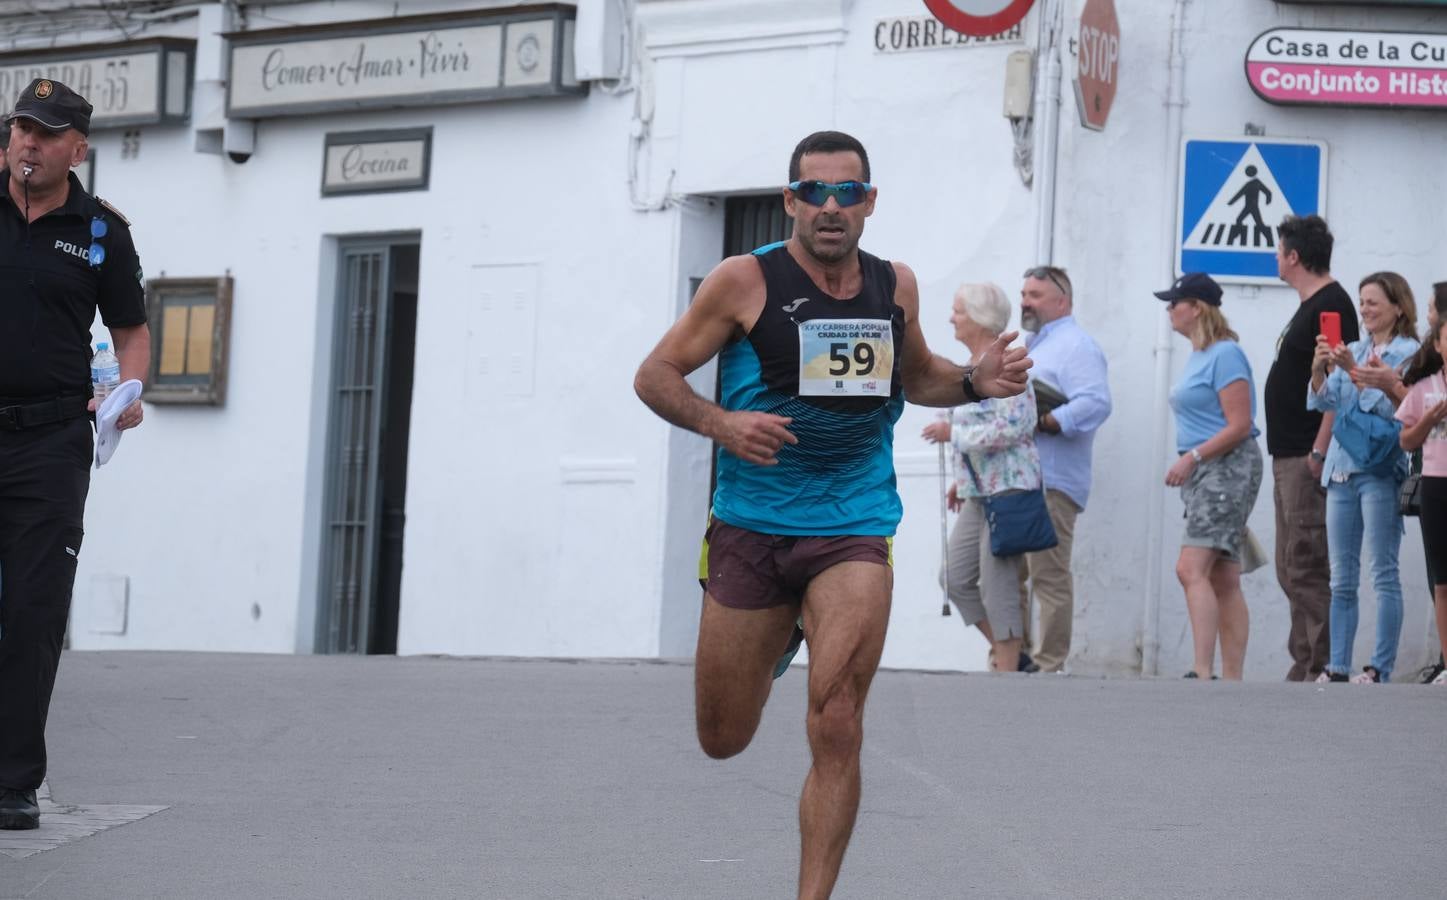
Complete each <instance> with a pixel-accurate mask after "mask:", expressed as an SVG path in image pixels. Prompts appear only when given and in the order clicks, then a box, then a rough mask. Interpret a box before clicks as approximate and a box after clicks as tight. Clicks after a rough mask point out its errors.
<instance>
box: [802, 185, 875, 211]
mask: <svg viewBox="0 0 1447 900" xmlns="http://www.w3.org/2000/svg"><path fill="white" fill-rule="evenodd" d="M873 188H874V186H873V185H871V184H869V183H868V182H864V181H841V182H839V183H838V184H830V183H829V182H827V181H791V182H789V190H791V191H793V192H794V196H795V197H798V198H799V199H800V200H803V201H804V202H805V203H807V204H809V205H810V206H823V205H824V204H826V203H828V202H829V198H830V197H833V198H834V199H835V201H836V202H838V204H839V205H840V206H855V205H857V204H860V203H863V202H864V200H865V198H867V197H868V196H869V192H870V191H871V190H873Z"/></svg>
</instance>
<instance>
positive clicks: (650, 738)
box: [0, 652, 1447, 900]
mask: <svg viewBox="0 0 1447 900" xmlns="http://www.w3.org/2000/svg"><path fill="white" fill-rule="evenodd" d="M692 674H693V672H692V669H691V668H690V667H689V666H687V665H685V664H677V663H654V662H630V661H623V662H568V661H545V660H489V659H436V658H418V657H412V658H401V659H397V658H383V657H372V658H359V657H322V656H245V655H219V654H202V653H134V652H132V653H69V654H67V656H66V658H65V660H64V661H63V663H62V666H61V676H60V681H59V684H58V687H57V691H56V698H55V702H54V704H53V707H52V712H51V726H50V744H51V767H50V779H49V785H50V788H51V792H52V794H53V797H54V801H55V803H56V804H59V807H57V809H58V810H59V812H57V813H56V814H54V815H53V816H52V817H51V818H50V819H47V822H51V821H52V820H53V822H54V824H53V825H51V826H49V829H50V830H49V831H48V832H47V829H45V828H43V829H42V830H41V832H23V833H22V832H10V833H0V898H16V897H25V898H66V900H83V898H105V900H119V898H131V897H136V898H248V900H251V898H271V897H277V898H290V897H306V898H319V897H326V898H330V897H338V898H342V897H345V898H370V897H377V898H397V897H467V898H506V900H514V898H669V900H675V898H776V897H777V898H790V897H793V891H794V881H795V868H796V866H797V860H798V846H797V833H796V808H797V807H796V804H797V797H798V791H799V787H800V785H801V783H802V781H803V778H804V774H805V771H806V770H807V766H808V758H807V748H806V746H805V743H804V739H803V711H804V694H803V689H804V685H805V673H804V672H803V671H801V670H800V669H798V668H796V669H794V670H792V671H790V672H789V673H788V674H786V675H785V677H784V678H783V679H782V680H780V681H779V682H778V683H777V687H776V690H775V693H774V697H773V698H772V700H771V702H770V705H769V708H768V710H767V711H766V714H765V717H764V722H763V725H762V727H761V729H760V731H759V734H758V736H757V737H756V739H755V741H754V744H753V746H752V747H750V748H749V749H748V750H747V751H746V752H745V753H744V754H743V755H742V756H740V757H738V758H736V759H733V760H729V761H726V762H714V761H711V760H709V759H707V758H706V757H704V756H703V754H702V753H701V752H700V751H699V750H698V749H697V747H696V745H695V743H694V738H693V731H692V715H693V714H692V682H691V679H692ZM865 741H866V743H865V751H864V779H865V780H864V801H863V806H862V809H861V812H860V816H859V824H858V828H857V830H856V833H855V836H854V841H853V844H852V845H851V848H850V851H849V855H848V857H847V858H846V860H845V864H844V871H843V874H842V876H841V879H840V883H839V887H838V889H837V891H836V892H835V896H836V897H837V898H859V900H879V898H913V897H920V898H954V897H989V898H1014V897H1021V898H1037V897H1038V898H1057V897H1058V898H1151V900H1158V898H1175V897H1182V898H1192V897H1203V898H1204V897H1211V898H1215V897H1270V898H1303V900H1321V898H1324V897H1331V898H1358V897H1360V898H1374V900H1375V898H1395V897H1412V898H1418V897H1420V898H1441V897H1443V896H1444V895H1447V853H1444V852H1442V848H1441V839H1442V829H1443V823H1444V821H1447V817H1444V812H1447V765H1444V764H1443V750H1444V748H1447V689H1443V688H1438V687H1429V686H1419V685H1407V684H1397V685H1383V686H1358V685H1330V686H1328V687H1327V688H1320V687H1317V686H1315V685H1288V684H1261V683H1246V684H1229V685H1228V684H1223V683H1219V682H1215V683H1212V682H1206V683H1201V682H1187V681H1181V680H1177V679H1159V680H1109V681H1106V680H1094V679H1084V678H1076V677H1064V676H1020V675H1010V676H993V675H983V674H971V675H960V674H953V675H951V674H926V673H917V672H884V673H881V674H880V676H879V678H878V680H877V681H876V683H875V688H874V691H873V693H872V694H871V697H870V703H869V713H868V718H867V722H866V738H865ZM155 807H164V808H163V809H160V810H156V809H155ZM127 810H129V811H131V812H125V811H127ZM66 811H69V812H70V813H71V814H72V817H71V818H69V819H67V818H66V817H65V816H64V815H62V813H64V812H66ZM87 811H90V813H91V814H93V815H96V816H100V817H101V819H102V820H104V821H106V822H109V823H110V824H109V825H104V826H103V830H98V831H96V832H95V833H93V834H92V833H89V832H88V831H86V829H85V827H82V826H83V824H84V822H86V821H90V820H87V819H85V818H84V816H85V815H86V814H87ZM147 813H148V814H147ZM107 815H109V816H110V818H109V819H106V816H107ZM141 816H144V817H143V818H142V817H141ZM131 819H134V820H131ZM97 821H100V820H97ZM123 821H124V824H122V822H123ZM67 823H68V824H67ZM65 828H69V829H70V830H69V831H68V832H66V831H65V830H64V829H65ZM92 830H94V829H92ZM42 832H44V833H48V834H49V835H50V837H49V840H50V842H51V843H50V844H45V842H44V841H41V842H40V844H35V845H32V846H42V845H44V846H53V847H54V849H42V850H24V849H14V847H17V846H19V845H18V844H16V845H12V849H11V850H10V851H9V852H8V853H7V852H5V847H6V844H5V843H4V839H5V838H10V839H16V840H18V839H19V838H21V837H25V838H31V839H36V838H38V836H40V835H41V833H42ZM86 834H88V835H89V836H85V835H86ZM25 854H29V855H25ZM17 856H18V857H19V858H12V857H17Z"/></svg>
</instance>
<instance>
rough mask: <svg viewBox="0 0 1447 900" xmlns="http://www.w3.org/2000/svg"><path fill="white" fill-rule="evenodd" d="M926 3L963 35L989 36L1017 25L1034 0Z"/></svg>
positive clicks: (937, 0) (940, 0)
mask: <svg viewBox="0 0 1447 900" xmlns="http://www.w3.org/2000/svg"><path fill="white" fill-rule="evenodd" d="M924 5H925V6H927V7H929V11H930V12H932V13H934V17H935V18H936V19H939V20H940V21H941V22H943V23H945V24H946V25H948V26H949V27H950V28H953V29H954V30H955V31H958V32H959V33H960V34H971V35H975V36H976V37H988V36H989V35H992V34H999V33H1000V32H1002V31H1008V30H1010V29H1011V28H1013V27H1014V26H1016V25H1018V24H1019V23H1020V20H1021V19H1024V18H1025V14H1026V13H1028V12H1029V11H1030V7H1032V6H1034V5H1035V0H924Z"/></svg>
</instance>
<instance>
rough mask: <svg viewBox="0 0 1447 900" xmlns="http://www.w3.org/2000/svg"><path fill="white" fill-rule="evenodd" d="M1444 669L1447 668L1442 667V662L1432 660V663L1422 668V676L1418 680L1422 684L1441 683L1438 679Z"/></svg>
mask: <svg viewBox="0 0 1447 900" xmlns="http://www.w3.org/2000/svg"><path fill="white" fill-rule="evenodd" d="M1444 671H1447V669H1444V668H1443V667H1442V663H1441V662H1440V661H1439V662H1434V663H1432V665H1430V666H1428V667H1427V668H1425V669H1423V670H1422V677H1421V678H1420V679H1418V680H1419V681H1420V682H1421V683H1422V684H1442V683H1443V682H1441V681H1440V680H1439V679H1440V678H1441V677H1442V673H1443V672H1444Z"/></svg>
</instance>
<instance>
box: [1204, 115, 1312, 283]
mask: <svg viewBox="0 0 1447 900" xmlns="http://www.w3.org/2000/svg"><path fill="white" fill-rule="evenodd" d="M1325 211H1326V144H1325V143H1323V142H1322V141H1302V140H1291V141H1288V140H1272V139H1268V138H1251V139H1248V140H1240V139H1231V140H1201V139H1196V138H1187V139H1186V140H1185V141H1184V142H1183V144H1182V146H1181V185H1180V202H1179V203H1178V204H1177V215H1178V216H1179V220H1178V222H1179V227H1178V229H1177V232H1176V235H1177V240H1176V273H1177V274H1178V275H1183V274H1185V273H1186V272H1205V273H1206V274H1208V275H1210V276H1212V277H1213V278H1215V279H1216V280H1217V281H1219V282H1223V283H1227V284H1280V283H1281V280H1280V279H1279V278H1277V276H1276V226H1277V225H1279V224H1281V220H1282V219H1283V218H1285V217H1286V216H1293V215H1294V216H1306V215H1311V214H1313V213H1315V214H1317V215H1325Z"/></svg>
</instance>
